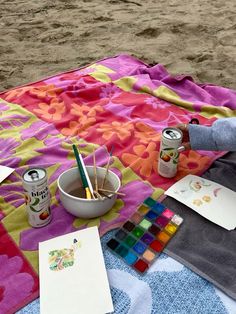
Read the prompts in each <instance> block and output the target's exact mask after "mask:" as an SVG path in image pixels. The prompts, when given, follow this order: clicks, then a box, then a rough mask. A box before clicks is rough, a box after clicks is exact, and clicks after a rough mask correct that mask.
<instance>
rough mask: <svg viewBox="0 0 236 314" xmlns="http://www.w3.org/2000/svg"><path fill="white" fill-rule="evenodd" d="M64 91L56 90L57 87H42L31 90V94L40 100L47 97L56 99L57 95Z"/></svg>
mask: <svg viewBox="0 0 236 314" xmlns="http://www.w3.org/2000/svg"><path fill="white" fill-rule="evenodd" d="M61 91H62V89H60V88H56V87H55V85H53V84H50V85H41V86H34V87H32V89H31V90H30V94H32V95H35V96H37V97H39V98H45V97H47V96H48V97H56V95H57V93H60V92H61Z"/></svg>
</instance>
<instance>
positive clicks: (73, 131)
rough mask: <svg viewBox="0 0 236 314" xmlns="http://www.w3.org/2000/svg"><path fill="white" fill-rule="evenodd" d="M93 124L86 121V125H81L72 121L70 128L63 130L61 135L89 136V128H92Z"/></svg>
mask: <svg viewBox="0 0 236 314" xmlns="http://www.w3.org/2000/svg"><path fill="white" fill-rule="evenodd" d="M91 124H92V123H91V122H88V121H86V123H84V124H81V123H80V122H78V121H70V122H69V127H68V128H62V130H61V133H62V134H63V135H66V136H75V135H79V136H81V137H84V136H86V135H87V134H88V131H87V130H88V128H89V127H90V126H91Z"/></svg>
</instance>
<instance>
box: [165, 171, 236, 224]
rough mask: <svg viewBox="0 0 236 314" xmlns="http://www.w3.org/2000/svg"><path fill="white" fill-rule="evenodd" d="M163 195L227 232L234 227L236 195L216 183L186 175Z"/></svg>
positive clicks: (235, 222)
mask: <svg viewBox="0 0 236 314" xmlns="http://www.w3.org/2000/svg"><path fill="white" fill-rule="evenodd" d="M165 194H166V195H169V196H171V197H173V198H175V199H176V200H178V201H179V202H181V203H183V204H185V205H187V206H188V207H190V208H192V209H193V210H195V211H196V212H197V213H198V214H200V215H202V216H203V217H205V218H207V219H208V220H210V221H212V222H214V223H215V224H217V225H219V226H221V227H223V228H225V229H227V230H233V229H234V228H235V227H236V207H235V204H236V193H235V192H234V191H232V190H230V189H228V188H226V187H224V186H222V185H220V184H218V183H215V182H213V181H210V180H206V179H203V178H201V177H198V176H194V175H187V176H186V177H184V178H183V179H181V180H180V181H178V182H177V183H175V184H174V185H172V186H171V187H170V188H169V189H168V190H167V191H166V192H165Z"/></svg>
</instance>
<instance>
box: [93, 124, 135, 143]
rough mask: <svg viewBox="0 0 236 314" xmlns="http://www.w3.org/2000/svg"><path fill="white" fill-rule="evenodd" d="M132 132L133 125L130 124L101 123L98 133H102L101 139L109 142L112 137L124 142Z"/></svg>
mask: <svg viewBox="0 0 236 314" xmlns="http://www.w3.org/2000/svg"><path fill="white" fill-rule="evenodd" d="M132 130H133V124H132V123H130V122H118V121H113V122H112V123H111V124H107V123H101V125H100V128H98V129H97V131H98V132H101V133H103V135H102V137H103V138H104V139H105V140H109V139H110V138H111V137H112V136H113V135H116V136H118V137H119V139H120V140H124V139H126V138H127V137H129V136H130V135H131V131H132Z"/></svg>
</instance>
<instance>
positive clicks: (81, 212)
mask: <svg viewBox="0 0 236 314" xmlns="http://www.w3.org/2000/svg"><path fill="white" fill-rule="evenodd" d="M86 169H87V172H88V175H89V178H90V180H91V182H92V184H93V183H94V167H93V166H86ZM105 173H106V169H105V168H102V167H97V178H98V183H100V185H99V184H98V186H101V182H102V181H103V178H104V176H105ZM106 182H107V183H109V185H110V190H112V191H116V192H117V191H118V190H119V188H120V186H121V182H120V179H119V177H118V176H117V175H116V174H115V173H114V172H112V171H111V170H109V171H108V174H107V177H106ZM57 185H58V188H59V196H60V200H61V202H62V204H63V206H64V208H65V209H66V210H67V211H68V212H69V213H71V214H72V215H74V216H76V217H80V218H95V217H99V216H102V215H104V214H105V213H107V212H108V211H109V210H110V209H111V208H112V206H113V205H114V203H115V201H116V198H117V195H116V194H110V195H109V193H106V194H108V196H109V197H110V198H107V197H105V198H103V199H91V200H90V199H86V198H80V197H77V196H72V195H70V192H71V191H72V190H73V189H76V188H81V187H82V182H81V179H80V174H79V171H78V168H77V167H75V168H71V169H69V170H66V171H64V172H63V173H62V174H61V175H60V176H59V178H58V180H57ZM93 186H94V184H93Z"/></svg>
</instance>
